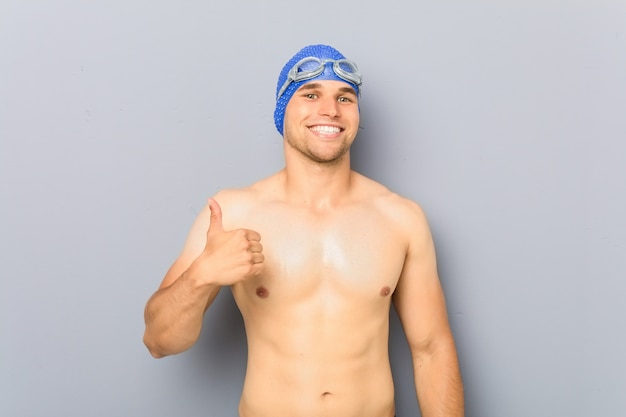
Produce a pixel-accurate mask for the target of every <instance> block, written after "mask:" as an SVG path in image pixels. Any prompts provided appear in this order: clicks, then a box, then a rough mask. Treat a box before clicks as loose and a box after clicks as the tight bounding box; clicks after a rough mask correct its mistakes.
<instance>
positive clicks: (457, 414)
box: [414, 341, 464, 417]
mask: <svg viewBox="0 0 626 417" xmlns="http://www.w3.org/2000/svg"><path fill="white" fill-rule="evenodd" d="M414 373H415V386H416V390H417V397H418V400H419V404H420V410H421V413H422V416H423V417H463V416H464V398H463V383H462V381H461V373H460V370H459V364H458V358H457V354H456V349H455V347H454V342H452V341H450V342H448V343H446V344H445V345H444V346H442V347H439V348H437V349H436V350H435V349H433V350H432V351H431V352H425V353H423V354H420V355H419V356H417V357H415V358H414Z"/></svg>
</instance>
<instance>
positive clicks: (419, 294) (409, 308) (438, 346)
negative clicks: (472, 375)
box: [393, 205, 464, 417]
mask: <svg viewBox="0 0 626 417" xmlns="http://www.w3.org/2000/svg"><path fill="white" fill-rule="evenodd" d="M407 217H408V218H409V219H410V220H409V221H410V226H411V227H410V229H409V230H411V236H410V238H409V247H408V251H407V256H406V260H405V264H404V268H403V270H402V274H401V276H400V280H399V282H398V286H397V288H396V291H395V293H394V299H393V300H394V306H395V308H396V311H397V313H398V317H399V318H400V321H401V323H402V327H403V328H404V331H405V334H406V337H407V340H408V343H409V347H410V349H411V356H412V358H413V373H414V378H415V387H416V391H417V397H418V401H419V404H420V410H421V412H422V415H423V416H424V417H444V416H445V417H453V416H454V417H462V416H463V415H464V400H463V385H462V382H461V374H460V370H459V364H458V358H457V353H456V348H455V344H454V339H453V337H452V332H451V330H450V325H449V323H448V316H447V312H446V305H445V299H444V294H443V290H442V288H441V284H440V282H439V277H438V275H437V265H436V263H437V262H436V257H435V249H434V244H433V241H432V237H431V234H430V230H429V228H428V223H427V221H426V217H425V216H424V213H423V212H422V211H421V209H420V208H419V207H418V206H417V205H412V206H411V208H410V214H409V215H408V216H407Z"/></svg>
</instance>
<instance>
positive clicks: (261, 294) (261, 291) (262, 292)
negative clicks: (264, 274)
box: [256, 287, 270, 298]
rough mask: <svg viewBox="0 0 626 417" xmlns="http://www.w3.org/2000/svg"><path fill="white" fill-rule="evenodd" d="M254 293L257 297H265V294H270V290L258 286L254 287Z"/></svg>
mask: <svg viewBox="0 0 626 417" xmlns="http://www.w3.org/2000/svg"><path fill="white" fill-rule="evenodd" d="M256 295H257V296H258V297H259V298H267V296H268V295H270V292H269V291H268V290H266V289H265V288H264V287H259V288H257V289H256Z"/></svg>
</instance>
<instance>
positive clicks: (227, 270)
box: [203, 198, 265, 285]
mask: <svg viewBox="0 0 626 417" xmlns="http://www.w3.org/2000/svg"><path fill="white" fill-rule="evenodd" d="M209 208H210V209H211V223H210V225H209V230H208V231H207V235H206V247H205V249H204V252H203V257H204V258H205V259H206V262H207V265H210V272H209V274H210V275H211V277H209V278H210V279H211V280H212V281H213V282H214V283H216V284H218V285H232V284H234V283H236V282H239V281H243V280H245V279H247V278H250V277H253V276H256V275H258V274H260V273H261V272H262V271H263V261H264V260H265V258H264V256H263V246H262V245H261V235H260V234H259V233H258V232H255V231H254V230H249V229H236V230H230V231H226V230H224V226H223V225H222V208H221V207H220V205H219V204H218V203H217V201H215V200H214V199H212V198H211V199H209Z"/></svg>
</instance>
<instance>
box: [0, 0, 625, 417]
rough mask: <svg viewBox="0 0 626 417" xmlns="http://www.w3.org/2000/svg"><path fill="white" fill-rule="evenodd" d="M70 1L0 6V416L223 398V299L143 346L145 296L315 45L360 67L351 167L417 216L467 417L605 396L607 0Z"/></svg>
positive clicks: (621, 30) (619, 338) (196, 405)
mask: <svg viewBox="0 0 626 417" xmlns="http://www.w3.org/2000/svg"><path fill="white" fill-rule="evenodd" d="M87 3H88V2H79V1H70V0H66V1H62V0H58V1H44V0H41V1H35V0H30V1H23V0H22V1H18V0H14V1H10V0H2V2H0V146H1V148H0V174H1V175H0V192H1V196H2V204H1V206H0V228H1V229H0V236H1V237H0V245H1V247H0V257H1V258H0V260H1V266H2V269H1V273H2V281H1V283H2V287H1V289H0V306H1V309H2V310H1V311H2V316H1V328H0V334H1V337H2V342H1V343H0V349H1V351H0V352H1V359H0V360H1V363H0V384H1V386H0V415H2V416H14V417H25V416H64V417H67V416H81V417H82V416H90V417H91V416H93V417H98V416H107V417H110V416H148V415H149V416H154V417H158V416H189V417H193V416H216V417H219V416H229V415H235V414H236V406H237V401H238V397H239V393H240V389H241V385H242V377H243V373H244V370H245V369H244V368H245V353H246V352H245V340H244V335H243V328H242V324H241V319H240V316H239V314H238V312H237V310H236V309H235V308H234V306H233V302H232V297H231V295H230V294H229V292H227V291H224V292H222V294H221V295H220V297H219V298H218V301H217V304H216V305H214V306H213V307H212V308H211V310H210V312H209V314H208V315H207V319H206V327H205V329H204V332H203V335H202V338H201V340H200V341H199V343H198V344H197V345H196V346H195V347H193V348H192V349H191V350H190V351H188V352H186V353H184V354H181V355H178V356H176V357H170V358H166V359H164V360H161V361H156V360H154V359H152V358H151V357H150V356H149V355H148V353H147V351H146V350H145V348H144V347H143V345H142V342H141V337H142V332H143V317H142V314H143V307H144V303H145V301H146V300H147V298H148V297H149V296H150V294H151V293H152V292H153V291H154V290H155V289H156V287H157V285H158V283H159V282H160V280H161V278H162V276H163V274H164V273H165V271H166V269H167V267H168V266H169V264H170V263H171V262H172V261H173V259H174V258H175V257H176V255H177V254H178V251H179V250H180V248H181V246H182V243H183V239H184V237H185V236H186V233H187V230H188V228H189V226H190V224H191V222H192V220H193V219H194V217H195V215H196V213H197V212H198V210H199V209H200V208H201V207H202V206H203V204H204V202H205V200H206V198H207V197H209V196H210V195H212V194H213V193H214V192H215V191H217V190H219V189H221V188H225V187H238V186H242V185H246V184H248V183H250V182H252V181H254V180H256V179H258V178H261V177H264V176H266V175H269V174H271V173H273V172H275V171H277V170H278V169H280V168H281V167H282V146H281V138H280V137H279V136H278V134H277V133H276V131H275V130H274V127H273V121H272V112H273V94H274V87H275V82H276V81H275V80H276V77H277V74H278V71H279V69H280V67H281V65H282V64H283V63H284V62H285V60H286V59H288V58H289V57H290V56H291V55H292V54H293V53H294V52H295V51H296V50H298V49H299V48H300V47H301V46H304V45H305V44H308V43H317V42H327V43H330V44H332V45H334V46H336V47H338V48H339V49H341V50H343V51H344V52H345V53H346V55H348V56H349V57H351V58H352V59H354V60H355V61H356V62H358V63H359V65H360V67H361V69H362V71H363V73H364V74H365V87H364V90H363V98H362V102H361V108H362V126H363V129H362V131H361V133H360V135H359V138H358V142H357V144H356V145H355V148H354V165H355V168H356V169H357V170H359V171H361V172H362V173H364V174H365V175H368V176H370V177H373V178H374V179H376V180H378V181H380V182H382V183H384V184H386V185H387V186H388V187H390V188H391V189H393V190H395V191H397V192H399V193H401V194H403V195H405V196H407V197H410V198H412V199H415V200H417V201H418V202H420V203H421V204H422V206H423V207H424V209H425V210H426V212H427V213H428V215H429V218H430V221H431V224H432V228H433V232H434V236H435V240H436V244H437V248H438V254H439V260H440V272H441V279H442V282H443V285H444V288H445V291H446V294H447V299H448V308H449V313H450V317H451V322H452V326H453V330H454V333H455V335H456V339H457V343H458V348H459V353H460V358H461V362H462V363H461V365H462V372H463V377H464V380H465V386H466V394H467V400H466V401H467V415H468V416H470V417H474V416H476V417H478V416H481V417H502V416H507V417H516V416H520V417H528V416H546V417H554V416H565V417H583V416H585V417H587V416H603V417H612V416H615V417H618V416H620V417H622V416H624V415H625V414H626V400H625V397H624V395H623V394H624V392H625V391H626V383H625V374H626V360H625V359H624V352H625V351H626V346H625V345H626V335H625V332H624V324H623V319H624V317H625V315H626V314H625V313H626V311H625V310H626V309H625V308H624V303H623V302H622V301H621V299H622V298H623V295H624V292H625V290H626V284H625V283H624V281H625V280H624V278H626V273H625V271H626V220H625V218H626V216H625V215H624V213H626V196H625V194H626V193H625V189H626V186H625V185H626V168H625V166H626V157H625V155H626V144H625V143H626V117H624V115H625V114H626V31H625V28H626V2H624V1H618V0H615V1H591V0H589V1H586V2H583V1H568V2H566V1H542V2H539V1H533V0H531V1H529V0H511V1H508V2H496V1H461V0H458V1H441V2H434V1H421V0H420V1H415V2H410V1H406V0H391V1H364V0H345V1H342V2H335V1H328V0H321V1H318V2H316V3H310V2H293V1H291V2H287V1H285V2H279V1H276V0H268V1H265V2H252V1H247V2H246V1H229V2H207V1H203V2H201V1H195V2H194V1H179V2H165V1H148V0H124V1H121V0H109V1H106V2H98V4H89V5H87ZM94 3H95V2H94ZM218 3H219V4H218ZM499 3H501V4H499ZM505 3H506V5H505ZM391 320H392V330H393V332H392V340H391V352H392V355H393V368H394V372H395V376H396V389H397V406H398V415H399V416H410V415H417V414H418V412H417V402H416V399H415V395H414V391H413V382H412V378H411V371H410V359H409V356H408V350H407V348H406V342H405V340H404V336H403V335H402V332H401V329H400V327H399V325H398V322H397V318H396V317H395V315H394V314H393V313H392V317H391Z"/></svg>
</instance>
